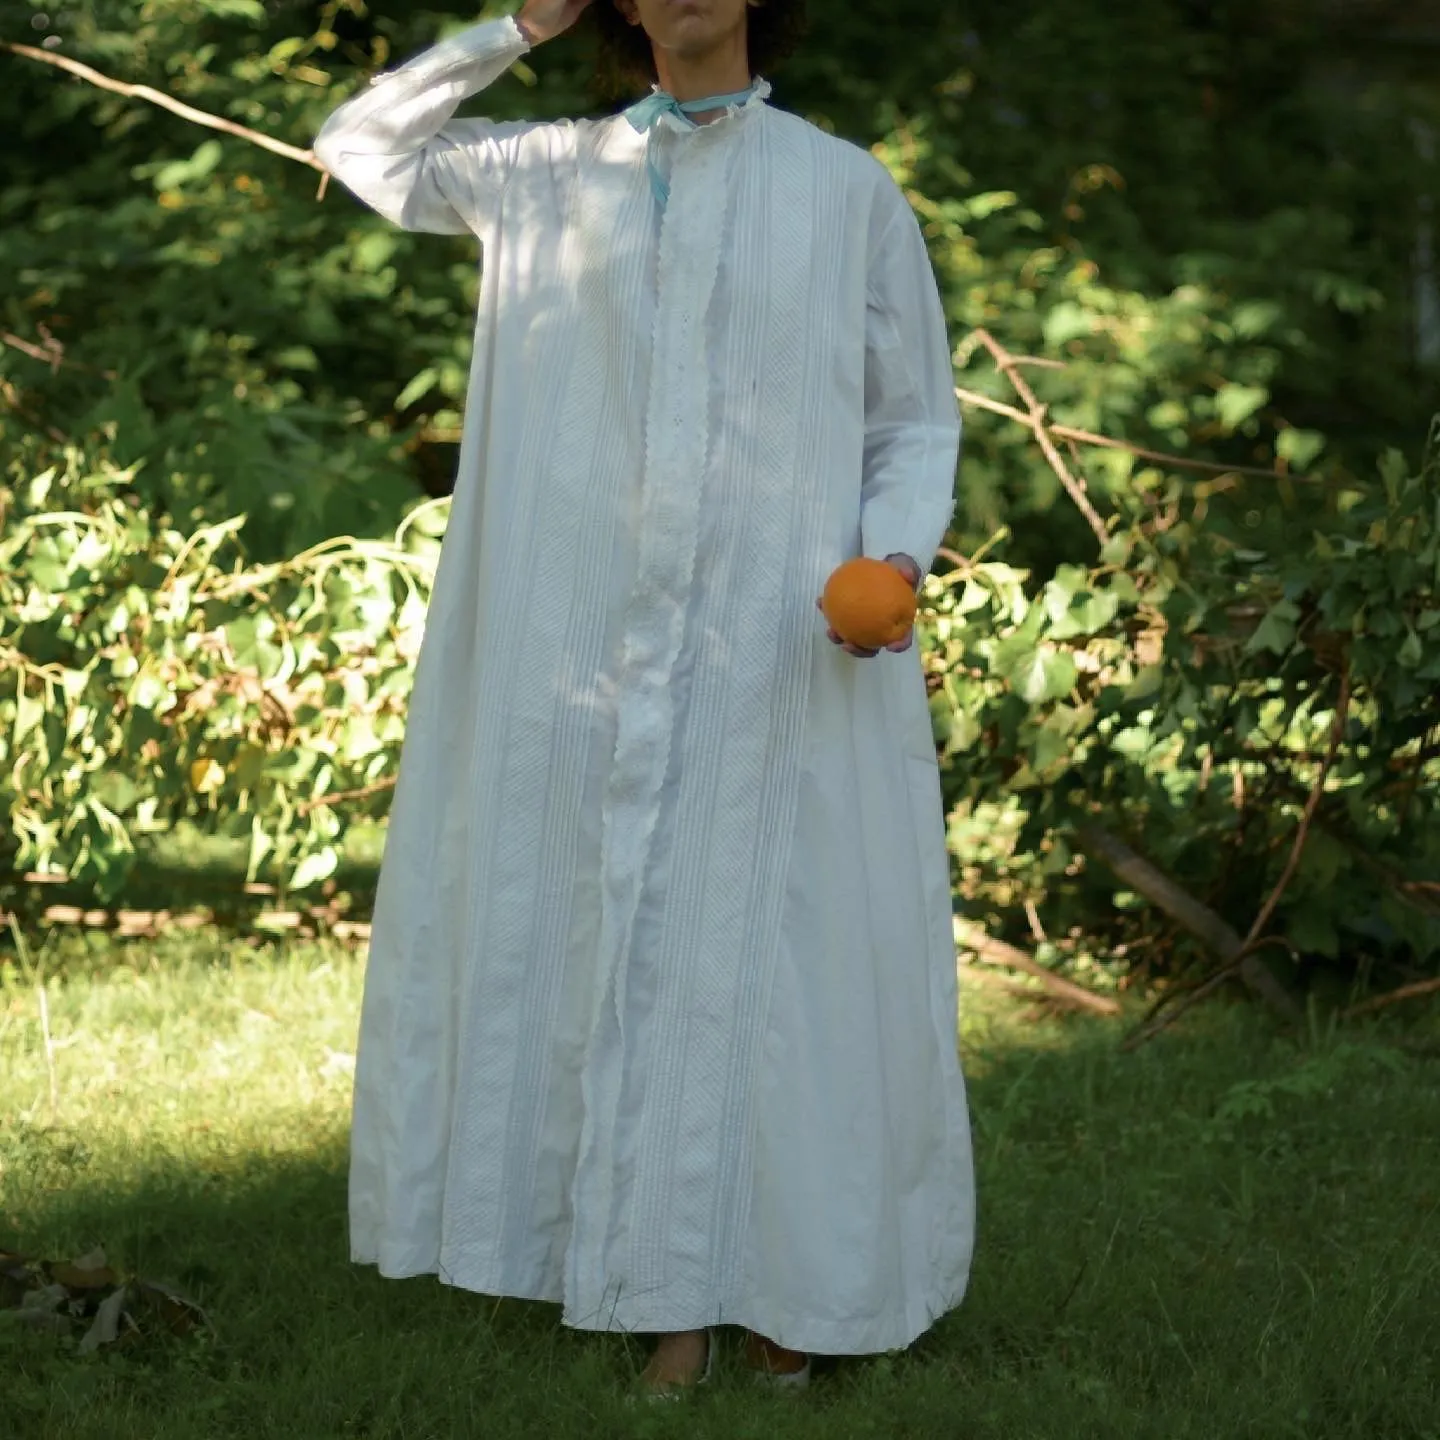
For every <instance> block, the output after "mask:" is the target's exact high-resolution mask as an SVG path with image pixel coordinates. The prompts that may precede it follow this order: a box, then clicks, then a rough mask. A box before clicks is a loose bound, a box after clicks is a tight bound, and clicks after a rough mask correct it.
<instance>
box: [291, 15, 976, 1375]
mask: <svg viewBox="0 0 1440 1440" xmlns="http://www.w3.org/2000/svg"><path fill="white" fill-rule="evenodd" d="M526 49H527V46H526V43H525V40H524V39H523V37H522V36H521V34H520V32H519V30H518V29H517V28H516V27H515V25H514V24H513V22H512V21H510V20H499V21H493V22H488V23H484V24H480V25H477V26H475V27H474V28H472V29H470V30H468V31H466V32H464V33H463V34H461V35H459V36H458V37H456V38H454V39H452V40H448V41H446V42H444V43H442V44H440V45H437V46H435V47H434V48H432V49H430V50H429V51H427V52H426V53H425V54H423V55H421V56H420V57H418V58H417V59H415V60H413V61H412V62H410V63H409V64H407V65H404V66H402V67H400V68H399V69H397V70H396V71H394V72H393V73H391V74H389V75H386V76H382V77H380V78H379V79H378V80H377V81H376V82H375V83H374V84H373V85H372V86H371V87H370V88H369V89H367V90H366V91H365V92H364V93H362V94H361V95H358V96H356V97H355V98H353V99H352V100H350V101H349V102H347V103H346V104H344V105H342V106H341V107H340V108H339V109H337V110H336V111H335V113H334V115H333V116H332V117H331V118H330V120H329V121H328V122H327V123H326V125H325V127H324V129H323V131H322V132H321V134H320V136H319V138H318V139H317V141H316V151H317V154H318V155H319V157H320V158H321V160H322V161H323V163H324V164H325V165H326V167H327V168H328V169H329V170H330V171H331V172H332V173H333V174H334V175H335V176H336V177H337V178H338V179H339V180H340V181H341V182H343V183H344V184H345V185H346V186H347V187H348V188H349V189H350V190H352V191H353V192H354V193H355V194H356V195H358V196H359V197H360V198H361V199H362V200H363V201H365V202H366V203H367V204H368V205H370V206H372V207H373V208H374V209H375V210H377V211H378V212H379V213H381V214H382V215H385V216H387V217H389V218H390V219H391V220H392V221H394V222H396V223H397V224H399V225H402V226H405V227H407V228H409V229H413V230H426V231H437V232H448V233H464V232H470V233H473V234H474V235H475V236H476V237H477V238H478V239H479V241H480V243H481V247H482V253H483V263H482V271H481V285H480V305H479V316H478V322H477V325H476V330H475V345H474V360H473V369H472V374H471V379H470V389H469V398H468V404H467V411H466V419H465V430H464V440H463V444H462V447H461V458H460V471H459V476H458V480H457V484H456V489H455V495H454V500H453V508H452V513H451V519H450V526H449V531H448V534H447V537H446V540H445V543H444V547H443V551H442V554H441V559H440V564H439V570H438V573H437V577H436V582H435V588H434V593H433V597H432V601H431V608H430V613H429V617H428V621H427V626H426V633H425V639H424V645H423V649H422V652H421V655H420V659H419V663H418V668H417V674H416V680H415V689H414V694H413V699H412V702H411V709H410V716H409V725H408V731H407V735H406V741H405V747H404V752H403V754H402V756H401V762H400V781H399V785H398V788H397V791H396V794H395V798H394V804H393V808H392V813H391V818H390V825H389V833H388V839H387V843H386V849H385V856H384V862H383V867H382V872H381V877H380V883H379V891H378V895H377V901H376V909H375V915H374V926H373V938H372V941H371V947H370V958H369V969H368V973H367V977H366V988H365V998H364V1005H363V1010H362V1017H361V1024H360V1038H359V1052H358V1056H357V1064H356V1080H355V1098H354V1122H353V1135H352V1161H351V1174H350V1229H351V1251H352V1255H353V1258H354V1259H355V1260H356V1261H359V1262H364V1263H373V1264H378V1266H379V1268H380V1270H381V1272H382V1273H383V1274H385V1275H389V1276H403V1275H415V1274H422V1273H435V1274H438V1275H439V1276H440V1277H441V1279H442V1280H444V1281H445V1282H446V1283H449V1284H454V1285H458V1286H462V1287H464V1288H466V1289H470V1290H475V1291H479V1292H482V1293H485V1294H490V1295H508V1296H521V1297H528V1298H533V1299H541V1300H548V1301H555V1302H560V1303H561V1304H562V1305H563V1307H564V1310H563V1321H564V1323H566V1324H568V1325H571V1326H575V1327H580V1328H586V1329H603V1330H618V1329H625V1330H636V1331H665V1330H681V1329H692V1328H698V1327H700V1326H703V1325H707V1324H731V1323H733V1324H738V1325H744V1326H747V1327H749V1328H752V1329H755V1330H758V1331H760V1332H761V1333H763V1334H765V1335H768V1336H769V1337H770V1338H771V1339H773V1340H775V1341H776V1342H778V1343H779V1344H781V1345H785V1346H788V1347H792V1348H795V1349H801V1350H808V1351H813V1352H819V1353H848V1354H859V1353H873V1352H876V1351H880V1350H886V1349H893V1348H898V1347H901V1346H904V1345H906V1344H908V1343H909V1342H910V1341H911V1340H913V1339H914V1338H915V1337H916V1336H917V1335H918V1334H920V1333H921V1332H922V1331H924V1330H925V1329H926V1328H927V1327H928V1326H929V1325H930V1324H931V1323H932V1322H933V1321H934V1320H935V1319H936V1318H937V1317H938V1316H940V1315H942V1314H943V1313H944V1312H946V1311H947V1310H949V1309H950V1308H952V1307H953V1306H955V1305H956V1304H958V1302H959V1301H960V1299H961V1297H962V1296H963V1294H964V1292H965V1288H966V1284H967V1280H968V1275H969V1269H970V1259H971V1250H972V1245H973V1232H974V1188H973V1179H972V1165H971V1151H970V1131H969V1120H968V1113H967V1108H966V1095H965V1088H964V1081H963V1078H962V1074H961V1070H960V1065H959V1061H958V1056H957V1037H956V1010H957V995H956V977H955V957H954V944H953V939H952V929H951V904H950V887H949V865H948V859H947V855H946V850H945V839H944V825H943V817H942V806H941V798H940V788H939V777H938V773H937V769H936V761H935V750H934V745H933V741H932V738H931V727H930V721H929V715H928V711H927V706H926V698H925V687H924V681H923V677H922V672H921V666H920V657H919V653H918V649H917V648H916V647H912V648H911V649H910V650H909V651H908V652H905V653H903V654H895V653H890V652H882V653H881V654H880V655H879V656H876V657H874V658H869V659H864V658H857V657H853V656H851V655H849V654H847V653H846V652H844V651H843V650H841V649H840V648H839V647H836V646H833V645H832V644H831V643H830V642H829V641H828V640H827V638H826V636H825V626H824V621H823V619H822V617H821V616H820V614H819V612H818V611H817V610H816V608H815V597H816V596H817V595H819V594H820V592H821V590H822V588H823V586H824V582H825V580H826V578H827V577H828V575H829V574H830V572H831V571H832V570H833V569H834V567H835V566H836V565H838V564H839V563H840V562H841V561H843V560H845V559H847V558H849V557H851V556H853V555H855V554H857V553H862V552H863V553H865V554H867V555H873V556H881V557H883V556H885V555H887V554H890V553H892V552H895V551H904V552H907V553H909V554H910V555H912V556H914V557H915V559H916V560H918V561H919V563H920V564H921V566H923V567H927V568H928V566H929V564H930V562H931V560H932V558H933V556H934V553H935V551H936V549H937V547H938V546H939V544H940V543H941V541H942V539H943V536H944V532H945V529H946V526H947V524H948V522H949V519H950V516H951V512H952V505H953V500H952V495H953V484H954V471H955V464H956V458H957V451H958V446H959V436H960V427H959V417H958V414H957V409H956V404H955V399H954V393H953V378H952V370H951V362H950V356H949V346H948V342H947V339H946V334H945V324H944V316H943V312H942V309H941V306H940V303H939V297H938V294H937V291H936V286H935V280H934V275H933V272H932V271H931V268H930V265H929V260H928V257H927V255H926V252H925V248H924V242H923V239H922V236H921V233H920V230H919V227H918V225H917V223H916V221H915V219H914V216H913V213H912V212H911V210H910V208H909V206H908V205H907V204H906V202H905V199H904V197H903V195H902V193H901V192H900V191H899V189H898V188H897V187H896V185H895V183H894V181H893V180H892V179H891V177H890V176H889V174H888V173H887V172H886V170H885V169H884V167H883V166H882V165H880V164H879V162H878V161H876V160H875V159H874V158H872V157H871V156H870V155H868V154H867V153H866V152H865V151H863V150H862V149H860V148H858V147H856V146H853V145H850V144H848V143H846V142H843V141H840V140H837V139H835V138H834V137H832V136H829V135H826V134H825V133H823V132H822V131H821V130H820V129H818V128H817V127H815V126H812V125H810V124H809V123H807V122H805V121H803V120H801V119H800V118H798V117H796V116H794V115H790V114H787V113H785V112H783V111H780V110H777V109H774V108H772V107H770V106H769V105H767V104H766V103H765V99H764V96H765V94H766V93H767V91H766V87H764V86H763V85H762V86H761V87H759V90H758V92H757V94H756V95H755V96H754V97H753V98H752V99H750V100H749V101H747V102H746V103H745V104H744V105H737V106H734V107H732V108H731V109H730V111H728V112H727V113H726V114H725V115H724V116H723V117H722V118H720V119H718V120H716V121H714V122H713V123H710V124H707V125H704V126H702V127H699V128H689V127H686V126H684V125H683V124H682V123H680V122H678V121H673V122H672V121H671V120H670V119H669V118H668V117H667V118H666V119H664V120H662V122H661V124H660V127H659V128H658V129H657V131H656V132H655V134H654V137H653V143H654V145H655V155H656V158H657V162H658V164H659V165H660V167H661V169H662V171H663V172H664V173H665V174H666V175H667V176H668V181H669V185H670V191H671V193H670V198H669V202H668V205H666V206H665V207H664V208H663V209H662V207H661V206H660V205H659V204H658V203H657V200H656V198H655V196H654V195H653V194H652V191H651V187H650V183H649V178H648V175H647V171H646V165H645V157H646V138H645V137H644V136H642V135H640V134H638V133H636V131H635V130H634V128H633V127H632V126H631V125H630V124H629V123H628V122H627V121H626V120H625V119H624V118H623V117H616V118H613V119H607V120H602V121H599V122H592V121H577V122H574V123H569V122H565V123H543V124H539V123H537V124H531V123H504V124H501V123H494V122H490V121H486V120H473V119H471V120H454V119H452V116H453V115H454V112H455V110H456V109H457V108H458V106H459V104H460V102H461V101H462V100H463V99H464V98H465V97H467V96H469V95H471V94H473V93H475V92H476V91H478V90H480V89H482V88H483V87H484V86H486V85H488V84H490V83H491V82H492V81H493V80H495V79H496V78H497V77H498V76H499V75H501V74H502V73H503V72H504V71H505V69H506V68H507V67H508V66H509V65H511V64H512V63H513V62H514V61H515V60H517V59H519V58H520V57H521V55H522V54H524V52H525V51H526Z"/></svg>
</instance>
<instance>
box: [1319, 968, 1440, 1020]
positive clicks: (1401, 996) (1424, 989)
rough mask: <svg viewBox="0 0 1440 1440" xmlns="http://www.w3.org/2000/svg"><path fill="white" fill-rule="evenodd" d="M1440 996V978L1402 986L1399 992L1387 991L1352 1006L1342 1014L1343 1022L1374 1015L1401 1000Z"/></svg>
mask: <svg viewBox="0 0 1440 1440" xmlns="http://www.w3.org/2000/svg"><path fill="white" fill-rule="evenodd" d="M1436 994H1440V978H1437V979H1433V980H1417V981H1415V983H1414V984H1413V985H1402V986H1400V988H1399V989H1398V990H1387V991H1386V992H1385V994H1383V995H1376V996H1375V997H1374V998H1373V999H1371V1000H1362V1001H1361V1002H1360V1003H1359V1004H1358V1005H1352V1006H1351V1007H1350V1008H1349V1009H1348V1010H1342V1011H1341V1012H1340V1018H1341V1019H1342V1020H1354V1019H1356V1018H1357V1017H1358V1016H1361V1015H1370V1014H1373V1013H1374V1012H1375V1011H1376V1010H1383V1009H1385V1008H1386V1006H1388V1005H1395V1004H1398V1003H1399V1002H1400V1001H1401V1000H1416V999H1418V998H1419V997H1420V996H1422V995H1436Z"/></svg>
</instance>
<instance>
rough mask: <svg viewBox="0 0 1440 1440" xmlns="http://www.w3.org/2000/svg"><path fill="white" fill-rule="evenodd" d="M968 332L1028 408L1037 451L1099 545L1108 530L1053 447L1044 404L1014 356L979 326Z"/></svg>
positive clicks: (1102, 542) (1029, 422) (1053, 443)
mask: <svg viewBox="0 0 1440 1440" xmlns="http://www.w3.org/2000/svg"><path fill="white" fill-rule="evenodd" d="M972 334H973V335H974V337H975V339H976V340H978V341H979V342H980V344H982V345H983V346H984V347H985V348H986V349H987V350H988V351H989V352H990V354H991V355H992V356H993V357H994V360H995V365H996V367H997V368H998V369H999V370H1000V371H1001V372H1002V373H1003V374H1004V376H1005V378H1006V379H1007V380H1008V381H1009V382H1010V384H1011V385H1012V386H1013V387H1014V390H1015V393H1016V394H1017V395H1018V396H1019V397H1020V399H1021V400H1022V401H1024V403H1025V408H1026V410H1028V411H1029V420H1028V422H1027V423H1028V424H1029V427H1030V430H1031V431H1032V433H1033V434H1034V436H1035V439H1036V441H1037V442H1038V443H1039V445H1040V448H1041V450H1042V451H1044V453H1045V458H1046V460H1048V461H1049V462H1050V468H1051V469H1052V470H1053V471H1054V472H1055V474H1056V476H1057V477H1058V478H1059V480H1060V483H1061V484H1062V485H1063V486H1064V487H1065V492H1066V494H1068V495H1069V496H1070V498H1071V499H1072V500H1073V501H1074V502H1075V508H1076V509H1077V510H1079V511H1080V513H1081V514H1082V515H1083V516H1084V517H1085V523H1086V524H1087V525H1089V527H1090V529H1091V530H1092V531H1094V533H1095V538H1096V539H1097V540H1098V541H1099V542H1100V543H1101V545H1104V544H1105V543H1106V541H1108V540H1109V538H1110V532H1109V530H1108V529H1107V528H1106V526H1105V522H1104V521H1103V520H1102V519H1101V518H1100V513H1099V511H1097V510H1096V509H1095V507H1094V505H1092V504H1091V503H1090V497H1089V496H1088V495H1087V494H1086V493H1085V486H1084V485H1083V484H1082V483H1081V482H1080V481H1079V480H1077V479H1076V478H1075V476H1073V475H1072V474H1071V473H1070V470H1069V467H1068V466H1067V465H1066V464H1065V461H1064V460H1063V459H1062V458H1061V455H1060V452H1059V451H1058V450H1057V449H1056V448H1055V442H1054V441H1053V440H1052V439H1051V438H1050V434H1051V427H1050V425H1049V424H1048V422H1047V420H1046V414H1045V406H1043V405H1042V404H1041V403H1040V402H1039V400H1037V399H1036V398H1035V392H1034V391H1033V390H1032V389H1031V388H1030V385H1029V382H1028V381H1027V380H1026V379H1025V377H1024V376H1023V375H1022V374H1021V373H1020V366H1019V364H1018V363H1017V358H1016V357H1015V356H1014V355H1012V354H1011V353H1010V352H1009V351H1008V350H1007V349H1005V347H1004V346H1003V345H1001V344H1000V342H999V341H998V340H997V339H996V338H995V337H994V336H993V335H992V334H991V333H990V332H989V331H988V330H986V329H985V328H984V327H983V326H977V327H976V328H975V330H974V331H973V332H972Z"/></svg>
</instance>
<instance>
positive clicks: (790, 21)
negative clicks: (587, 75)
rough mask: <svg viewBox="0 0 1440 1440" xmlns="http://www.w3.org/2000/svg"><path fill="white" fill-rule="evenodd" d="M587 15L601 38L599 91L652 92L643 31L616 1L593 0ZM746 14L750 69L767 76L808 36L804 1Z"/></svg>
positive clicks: (611, 94)
mask: <svg viewBox="0 0 1440 1440" xmlns="http://www.w3.org/2000/svg"><path fill="white" fill-rule="evenodd" d="M589 13H590V14H591V15H593V16H594V21H593V22H592V23H593V24H594V27H595V31H596V34H597V36H598V46H597V48H598V52H599V53H598V56H597V64H596V76H595V79H596V84H597V88H598V89H599V90H600V92H601V94H603V95H604V96H605V97H606V98H608V99H612V100H621V99H626V98H629V97H631V96H633V95H634V94H635V93H636V92H637V91H641V90H648V89H649V88H650V86H651V85H653V84H654V83H655V82H656V80H657V79H658V78H659V77H658V76H657V75H656V73H655V52H654V51H653V50H652V49H651V48H650V40H649V38H648V37H647V36H646V34H645V32H644V30H643V29H641V28H640V26H638V25H631V24H630V23H629V21H627V20H626V19H625V17H624V16H623V15H622V14H621V13H620V11H619V9H618V8H617V7H616V5H615V0H595V3H594V4H593V5H591V6H590V10H589ZM748 14H749V40H750V69H751V71H752V72H753V73H755V74H757V75H764V76H765V77H766V78H767V79H768V78H769V76H770V73H771V71H772V70H774V69H775V67H776V66H777V65H779V64H781V63H782V62H783V61H785V60H786V59H788V58H789V57H790V55H791V54H792V53H793V52H794V50H795V47H796V46H797V45H798V44H799V43H800V40H801V39H802V37H803V36H804V34H805V26H806V15H805V0H762V3H761V4H759V5H756V6H753V7H751V8H750V9H749V11H748Z"/></svg>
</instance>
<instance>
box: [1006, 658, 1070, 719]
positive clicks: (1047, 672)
mask: <svg viewBox="0 0 1440 1440" xmlns="http://www.w3.org/2000/svg"><path fill="white" fill-rule="evenodd" d="M1010 678H1011V683H1012V684H1013V685H1014V687H1015V690H1016V693H1017V694H1018V695H1019V696H1020V698H1021V699H1022V700H1024V701H1025V702H1026V703H1027V704H1030V705H1039V704H1041V703H1043V702H1044V701H1046V700H1057V699H1059V698H1060V697H1061V696H1062V695H1068V694H1069V693H1070V692H1071V690H1073V689H1074V688H1075V681H1076V680H1077V679H1078V678H1079V671H1078V670H1077V669H1076V668H1075V661H1074V659H1073V658H1072V656H1071V655H1070V653H1069V652H1068V651H1066V650H1056V649H1054V648H1052V647H1051V646H1048V645H1045V646H1041V647H1040V648H1039V649H1037V650H1035V651H1033V652H1032V653H1031V655H1030V656H1029V657H1028V659H1026V660H1025V661H1024V662H1023V663H1022V664H1021V665H1019V666H1017V667H1016V669H1015V671H1014V672H1013V673H1012V675H1011V677H1010Z"/></svg>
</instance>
